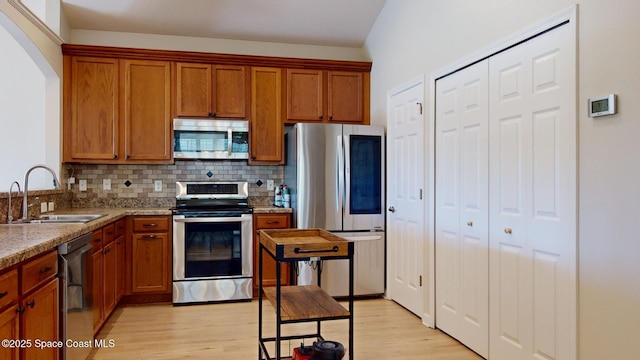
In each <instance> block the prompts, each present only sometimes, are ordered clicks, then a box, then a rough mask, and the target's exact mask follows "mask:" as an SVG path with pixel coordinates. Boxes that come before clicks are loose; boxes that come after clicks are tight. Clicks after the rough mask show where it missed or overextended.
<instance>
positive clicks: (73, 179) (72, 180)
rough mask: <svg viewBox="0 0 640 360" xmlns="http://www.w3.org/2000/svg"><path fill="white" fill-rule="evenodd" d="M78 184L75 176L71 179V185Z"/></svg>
mask: <svg viewBox="0 0 640 360" xmlns="http://www.w3.org/2000/svg"><path fill="white" fill-rule="evenodd" d="M75 183H76V178H74V177H73V176H72V177H70V178H69V184H75Z"/></svg>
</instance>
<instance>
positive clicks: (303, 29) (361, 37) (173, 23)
mask: <svg viewBox="0 0 640 360" xmlns="http://www.w3.org/2000/svg"><path fill="white" fill-rule="evenodd" d="M61 3H62V11H63V13H64V14H65V16H66V19H67V21H68V23H69V25H70V27H71V28H72V29H85V30H99V31H116V32H132V33H145V34H161V35H178V36H193V37H205V38H218V39H232V40H250V41H265V42H279V43H291V44H306V45H326V46H345V47H362V46H363V44H364V41H365V40H366V37H367V35H368V34H369V31H370V30H371V27H372V26H373V24H374V22H375V21H376V18H377V17H378V14H379V13H380V11H381V10H382V8H383V6H384V3H385V0H318V1H310V0H180V1H178V0H108V1H105V0H62V1H61Z"/></svg>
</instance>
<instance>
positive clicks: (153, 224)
mask: <svg viewBox="0 0 640 360" xmlns="http://www.w3.org/2000/svg"><path fill="white" fill-rule="evenodd" d="M142 226H144V227H157V226H158V224H155V223H150V224H142Z"/></svg>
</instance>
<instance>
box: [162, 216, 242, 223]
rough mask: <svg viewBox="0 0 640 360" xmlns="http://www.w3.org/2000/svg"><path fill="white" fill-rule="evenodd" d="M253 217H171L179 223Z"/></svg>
mask: <svg viewBox="0 0 640 360" xmlns="http://www.w3.org/2000/svg"><path fill="white" fill-rule="evenodd" d="M252 220H253V218H252V217H250V216H247V217H189V218H185V217H175V216H174V217H173V221H174V222H181V223H196V222H198V223H201V222H207V223H219V222H230V221H232V222H238V221H252Z"/></svg>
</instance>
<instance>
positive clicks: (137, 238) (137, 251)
mask: <svg viewBox="0 0 640 360" xmlns="http://www.w3.org/2000/svg"><path fill="white" fill-rule="evenodd" d="M132 257H133V258H132V279H131V281H132V288H133V289H132V292H133V293H149V292H154V293H158V292H170V291H171V279H170V276H169V275H170V269H169V261H168V259H169V244H168V237H167V234H166V233H148V234H134V235H133V251H132Z"/></svg>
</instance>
